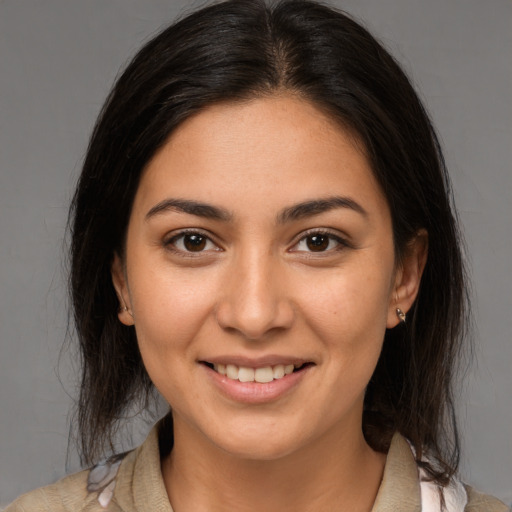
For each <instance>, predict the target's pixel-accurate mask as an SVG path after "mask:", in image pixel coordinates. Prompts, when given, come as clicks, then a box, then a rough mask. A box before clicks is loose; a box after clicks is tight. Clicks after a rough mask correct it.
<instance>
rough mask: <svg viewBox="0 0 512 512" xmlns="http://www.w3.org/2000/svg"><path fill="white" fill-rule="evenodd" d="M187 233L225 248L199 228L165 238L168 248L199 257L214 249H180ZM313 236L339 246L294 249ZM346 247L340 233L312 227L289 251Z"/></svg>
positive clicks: (184, 254) (323, 252)
mask: <svg viewBox="0 0 512 512" xmlns="http://www.w3.org/2000/svg"><path fill="white" fill-rule="evenodd" d="M187 235H197V236H199V237H201V238H202V239H203V240H205V243H206V244H209V243H210V244H213V245H214V246H215V247H216V248H215V249H213V251H222V250H223V249H221V248H220V247H219V246H218V245H217V244H216V243H215V242H214V241H213V240H212V238H211V237H210V236H209V235H208V234H206V233H204V232H202V231H200V230H197V229H191V230H185V231H181V232H179V233H177V234H175V235H173V236H171V237H170V238H169V239H167V240H165V241H164V245H165V247H166V248H168V249H169V250H171V251H172V252H174V253H176V254H179V255H180V256H184V257H197V256H200V255H202V254H204V253H205V252H207V251H211V250H212V249H201V250H199V251H189V250H187V249H186V248H184V249H180V248H178V247H176V242H177V241H178V240H180V239H182V240H184V238H185V237H186V236H187ZM313 236H318V237H327V238H328V239H329V241H328V244H329V245H330V244H331V242H333V241H334V242H336V244H337V246H336V247H334V248H329V245H328V248H327V249H326V250H320V251H305V250H296V249H295V250H294V248H296V247H298V246H299V244H301V243H307V239H308V238H312V237H313ZM345 247H350V244H349V243H348V242H347V240H345V239H344V238H342V237H340V236H339V235H337V234H334V233H332V232H330V231H327V230H322V229H312V230H310V231H307V232H305V233H302V234H301V236H300V238H299V239H298V240H297V241H296V242H295V243H294V244H293V245H292V247H291V249H290V250H289V251H290V252H301V253H306V254H326V253H329V254H330V253H333V252H337V251H340V250H343V249H344V248H345Z"/></svg>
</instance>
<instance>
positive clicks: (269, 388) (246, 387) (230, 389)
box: [202, 365, 313, 404]
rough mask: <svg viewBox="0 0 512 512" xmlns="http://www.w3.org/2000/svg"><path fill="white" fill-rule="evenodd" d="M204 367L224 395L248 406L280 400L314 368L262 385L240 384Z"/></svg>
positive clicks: (308, 367)
mask: <svg viewBox="0 0 512 512" xmlns="http://www.w3.org/2000/svg"><path fill="white" fill-rule="evenodd" d="M202 366H203V367H204V369H205V370H206V372H207V374H208V377H209V378H210V379H211V380H212V381H213V383H214V385H215V386H216V387H217V388H218V389H219V390H220V391H221V392H222V394H224V395H225V396H227V397H228V398H230V399H232V400H234V401H236V402H242V403H247V404H264V403H267V402H272V401H274V400H278V399H279V398H281V397H283V396H284V395H286V394H288V393H289V392H290V391H291V390H292V389H293V388H295V387H296V386H298V385H299V383H300V382H301V381H302V379H304V378H305V377H306V375H307V374H308V373H309V371H310V370H311V368H312V367H313V366H312V365H311V366H306V367H305V368H303V369H301V370H299V371H296V372H293V373H290V374H289V375H285V376H284V377H282V378H280V379H274V380H273V381H271V382H265V383H260V382H240V381H239V380H234V379H229V378H228V377H226V376H225V375H221V374H220V373H218V372H216V371H215V370H213V369H212V368H210V367H208V366H206V365H202Z"/></svg>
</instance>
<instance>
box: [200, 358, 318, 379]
mask: <svg viewBox="0 0 512 512" xmlns="http://www.w3.org/2000/svg"><path fill="white" fill-rule="evenodd" d="M204 364H206V365H207V366H208V367H210V368H211V369H213V370H215V371H216V372H217V373H218V374H220V375H223V376H225V377H227V378H228V379H230V380H234V381H239V382H256V383H260V384H266V383H268V382H272V381H274V380H280V379H282V378H283V377H285V376H287V375H290V374H291V373H293V372H296V371H300V370H301V369H303V368H304V367H306V366H309V365H311V363H287V364H282V363H279V364H274V365H270V364H268V365H265V366H258V367H253V366H250V365H237V364H233V363H227V364H224V363H210V362H205V363H204Z"/></svg>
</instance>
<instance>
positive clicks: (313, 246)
mask: <svg viewBox="0 0 512 512" xmlns="http://www.w3.org/2000/svg"><path fill="white" fill-rule="evenodd" d="M330 241H331V240H330V237H328V236H327V235H310V236H308V237H307V238H306V246H307V248H308V249H309V250H310V251H312V252H321V251H325V250H326V249H327V248H328V247H329V242H330Z"/></svg>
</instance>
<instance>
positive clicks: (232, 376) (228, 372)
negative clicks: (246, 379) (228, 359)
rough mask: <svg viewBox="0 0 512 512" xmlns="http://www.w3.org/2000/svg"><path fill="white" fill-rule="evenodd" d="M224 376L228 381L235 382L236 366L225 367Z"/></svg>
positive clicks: (236, 376)
mask: <svg viewBox="0 0 512 512" xmlns="http://www.w3.org/2000/svg"><path fill="white" fill-rule="evenodd" d="M226 375H227V377H228V379H233V380H237V379H238V366H235V365H234V364H228V365H226Z"/></svg>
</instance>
